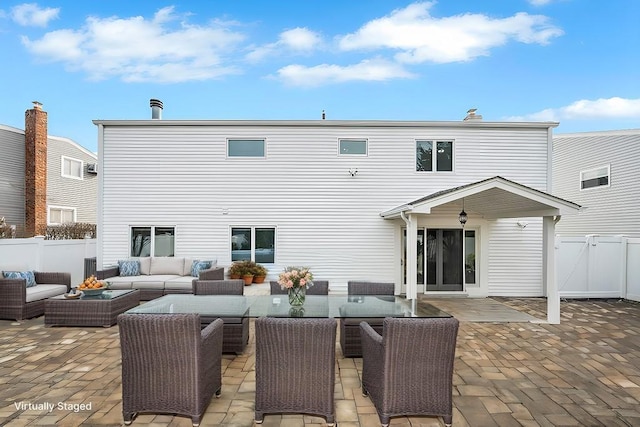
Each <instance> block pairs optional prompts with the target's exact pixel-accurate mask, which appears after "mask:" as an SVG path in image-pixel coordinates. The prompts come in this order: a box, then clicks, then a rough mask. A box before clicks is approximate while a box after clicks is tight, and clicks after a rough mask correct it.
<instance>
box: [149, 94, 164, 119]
mask: <svg viewBox="0 0 640 427" xmlns="http://www.w3.org/2000/svg"><path fill="white" fill-rule="evenodd" d="M149 105H150V106H151V118H152V119H154V120H160V119H162V101H160V100H159V99H151V100H149Z"/></svg>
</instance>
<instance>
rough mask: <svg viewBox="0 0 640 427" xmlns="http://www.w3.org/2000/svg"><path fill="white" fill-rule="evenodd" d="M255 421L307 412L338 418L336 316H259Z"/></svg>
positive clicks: (256, 326)
mask: <svg viewBox="0 0 640 427" xmlns="http://www.w3.org/2000/svg"><path fill="white" fill-rule="evenodd" d="M255 328H256V403H255V421H256V423H258V424H260V423H262V421H263V417H264V415H265V414H271V413H303V414H313V415H319V416H323V417H326V419H327V424H329V425H333V424H334V423H335V409H334V402H333V392H334V386H335V364H336V354H335V343H336V321H335V319H321V318H313V319H311V318H303V319H293V318H273V317H262V318H259V319H256V322H255Z"/></svg>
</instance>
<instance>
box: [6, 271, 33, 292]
mask: <svg viewBox="0 0 640 427" xmlns="http://www.w3.org/2000/svg"><path fill="white" fill-rule="evenodd" d="M2 276H3V277H4V278H5V279H24V280H25V282H26V283H27V288H31V287H33V286H35V285H36V275H35V274H34V272H33V271H3V272H2Z"/></svg>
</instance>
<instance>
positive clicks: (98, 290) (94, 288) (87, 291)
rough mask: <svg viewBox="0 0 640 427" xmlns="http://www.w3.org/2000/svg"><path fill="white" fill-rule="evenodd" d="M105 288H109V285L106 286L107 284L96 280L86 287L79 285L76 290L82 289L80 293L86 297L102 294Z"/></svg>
mask: <svg viewBox="0 0 640 427" xmlns="http://www.w3.org/2000/svg"><path fill="white" fill-rule="evenodd" d="M107 289H109V286H107V284H106V283H104V282H98V283H97V284H94V285H89V286H86V287H83V286H80V287H79V288H78V290H79V291H82V293H83V294H84V296H86V297H95V296H98V295H102V293H103V292H104V291H106V290H107Z"/></svg>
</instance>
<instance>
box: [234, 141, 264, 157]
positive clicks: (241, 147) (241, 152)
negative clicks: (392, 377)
mask: <svg viewBox="0 0 640 427" xmlns="http://www.w3.org/2000/svg"><path fill="white" fill-rule="evenodd" d="M227 157H266V150H265V140H264V139H227Z"/></svg>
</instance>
